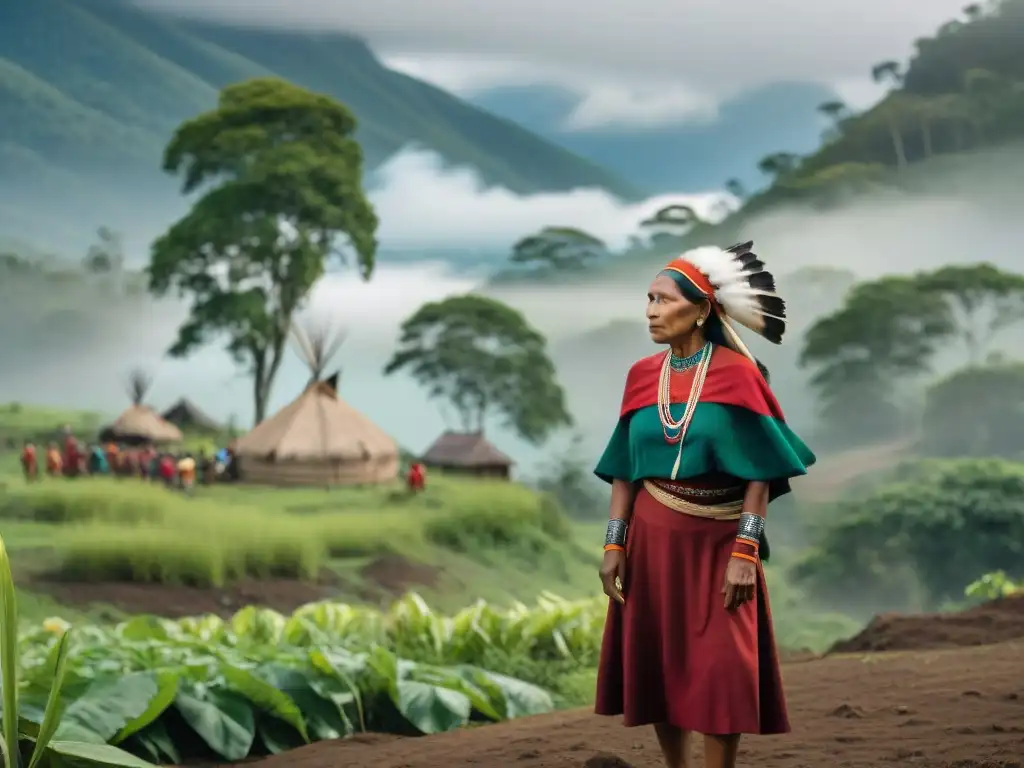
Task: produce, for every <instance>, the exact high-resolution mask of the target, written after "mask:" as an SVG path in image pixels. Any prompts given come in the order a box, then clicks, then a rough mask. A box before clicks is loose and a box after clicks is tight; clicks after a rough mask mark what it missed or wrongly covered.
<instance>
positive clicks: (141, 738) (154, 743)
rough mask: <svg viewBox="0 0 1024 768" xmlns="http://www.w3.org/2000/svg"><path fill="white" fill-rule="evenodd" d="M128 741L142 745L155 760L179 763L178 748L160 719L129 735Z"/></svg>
mask: <svg viewBox="0 0 1024 768" xmlns="http://www.w3.org/2000/svg"><path fill="white" fill-rule="evenodd" d="M129 741H131V742H137V743H138V744H140V745H142V747H143V748H144V749H145V750H146V751H147V752H149V754H151V755H152V756H153V759H154V761H156V762H159V763H166V762H170V763H172V764H174V765H178V764H180V763H181V755H180V754H179V753H178V748H177V747H175V746H174V740H173V739H172V738H171V735H170V734H169V733H168V732H167V726H165V725H164V724H163V721H161V720H157V721H156V722H155V723H152V724H151V725H149V726H148V727H146V728H145V729H143V730H142V731H139V732H138V733H136V734H133V735H132V736H130V737H129Z"/></svg>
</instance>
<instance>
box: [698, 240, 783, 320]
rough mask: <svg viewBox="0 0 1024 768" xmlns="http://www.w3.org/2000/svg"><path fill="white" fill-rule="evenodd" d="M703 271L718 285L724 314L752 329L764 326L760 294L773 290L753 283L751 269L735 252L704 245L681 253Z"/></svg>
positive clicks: (767, 293) (717, 291)
mask: <svg viewBox="0 0 1024 768" xmlns="http://www.w3.org/2000/svg"><path fill="white" fill-rule="evenodd" d="M681 258H683V259H685V260H686V261H689V262H690V263H691V264H693V265H694V266H695V267H697V269H699V270H700V271H701V272H703V273H704V274H705V275H706V276H707V278H708V280H709V281H710V282H711V285H712V286H713V287H714V289H715V300H716V301H717V302H718V303H719V304H721V305H722V309H723V310H725V314H727V315H728V316H729V317H731V318H732V319H734V320H735V321H736V322H737V323H740V324H742V325H745V326H746V327H747V328H750V329H751V330H753V331H761V330H762V329H763V328H764V322H763V321H762V320H761V318H762V317H764V312H762V311H761V305H760V304H759V302H758V301H757V297H758V296H772V295H774V294H773V293H772V292H770V291H763V290H758V289H755V288H751V287H750V282H749V280H750V274H751V273H750V272H745V271H744V270H743V262H741V261H740V260H739V259H738V258H736V255H735V254H732V253H729V252H728V251H723V250H722V249H721V248H715V247H714V246H703V247H701V248H694V249H693V250H692V251H687V252H686V253H684V254H683V255H682V257H681Z"/></svg>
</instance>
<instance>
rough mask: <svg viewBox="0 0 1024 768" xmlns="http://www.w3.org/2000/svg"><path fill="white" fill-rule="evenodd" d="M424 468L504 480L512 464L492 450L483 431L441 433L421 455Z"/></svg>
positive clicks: (508, 459)
mask: <svg viewBox="0 0 1024 768" xmlns="http://www.w3.org/2000/svg"><path fill="white" fill-rule="evenodd" d="M422 461H423V463H424V464H426V465H427V467H428V468H433V469H440V470H442V471H444V472H452V473H458V474H463V475H473V476H476V477H495V478H500V479H502V480H508V479H509V477H510V475H511V473H512V467H513V465H514V464H515V462H513V461H512V459H511V458H509V457H508V456H506V455H505V454H504V453H502V452H501V451H499V450H498V449H497V448H495V447H494V446H493V445H492V444H491V443H490V441H488V440H487V438H485V437H484V434H483V432H451V431H449V432H445V433H444V434H443V435H441V436H440V437H439V438H437V440H435V441H434V443H433V445H431V446H430V448H428V449H427V452H426V453H425V454H423V459H422Z"/></svg>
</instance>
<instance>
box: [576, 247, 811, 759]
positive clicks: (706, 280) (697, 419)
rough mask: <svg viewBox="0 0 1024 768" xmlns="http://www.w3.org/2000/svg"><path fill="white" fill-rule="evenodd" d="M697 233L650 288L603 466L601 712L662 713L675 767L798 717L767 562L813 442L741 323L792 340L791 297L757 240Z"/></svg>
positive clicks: (658, 717) (662, 733) (646, 721)
mask: <svg viewBox="0 0 1024 768" xmlns="http://www.w3.org/2000/svg"><path fill="white" fill-rule="evenodd" d="M752 247H753V243H744V244H742V245H737V246H734V247H733V248H730V249H729V250H727V251H722V250H720V249H718V248H698V249H696V250H694V251H690V252H689V253H686V254H684V255H683V256H681V257H680V258H678V259H675V260H674V261H672V262H671V263H669V264H668V266H667V267H666V268H665V269H664V270H662V271H661V272H660V273H658V275H657V276H656V277H655V279H654V281H653V282H652V283H651V285H650V288H649V289H648V297H647V298H648V304H647V321H648V326H649V331H650V335H651V338H652V339H653V340H654V341H655V342H656V343H658V344H663V345H665V346H667V347H669V349H667V350H665V351H664V352H657V353H656V354H654V355H651V356H650V357H646V358H644V359H642V360H640V361H639V362H637V363H635V364H634V365H633V367H632V368H631V369H630V371H629V374H628V376H627V377H626V386H625V392H624V394H623V398H622V405H621V409H620V412H619V418H618V422H617V424H616V426H615V429H614V431H613V433H612V437H611V440H610V441H609V443H608V447H607V449H606V450H605V452H604V455H603V456H602V457H601V459H600V461H599V462H598V465H597V468H596V470H595V473H596V474H597V475H598V477H600V478H602V479H603V480H605V481H607V482H609V483H611V486H612V500H611V511H610V516H609V517H610V519H609V522H608V529H607V534H606V537H605V554H604V561H603V564H602V566H601V580H602V584H603V586H604V591H605V594H607V595H608V596H609V597H610V598H611V600H610V601H609V609H608V616H607V619H606V622H605V632H604V639H603V643H602V647H601V660H600V667H599V674H598V685H597V697H596V711H597V713H598V714H599V715H623V720H624V723H625V725H627V726H640V725H653V726H654V728H655V731H656V734H657V737H658V742H659V744H660V745H661V749H662V753H663V755H664V758H665V764H666V765H667V766H668V768H686V766H689V765H690V762H689V750H690V742H691V739H692V736H691V734H694V733H699V734H703V735H704V755H705V765H706V766H707V768H733V766H735V765H736V755H737V750H738V748H739V742H740V734H745V733H749V734H776V733H786V732H788V731H789V720H788V715H787V711H786V702H785V697H784V695H783V690H782V680H781V676H780V672H779V662H778V656H777V654H776V650H775V641H774V636H773V631H772V620H771V611H770V609H769V605H768V593H767V590H766V588H765V581H764V573H763V571H762V568H761V561H762V560H763V559H765V558H766V557H767V555H768V552H767V540H766V539H765V537H764V528H765V518H766V515H767V511H768V502H769V501H771V500H773V499H775V498H778V497H779V496H781V495H782V494H784V493H787V492H788V491H789V480H790V479H791V478H793V477H796V476H799V475H803V474H805V473H806V471H807V468H808V467H809V466H810V465H811V464H813V463H814V460H815V457H814V454H813V453H812V452H811V451H810V450H809V449H808V448H807V446H806V445H804V443H803V442H802V441H801V440H800V438H798V437H797V436H796V435H795V434H794V433H793V432H792V430H791V429H790V428H789V426H787V424H786V422H785V419H784V417H783V414H782V410H781V409H780V407H779V404H778V402H777V401H776V399H775V396H774V395H773V394H772V392H771V389H770V388H769V386H768V382H767V377H766V375H765V372H764V369H763V368H762V367H761V366H760V364H759V363H758V362H757V361H756V360H755V359H754V357H753V355H751V354H750V351H749V350H748V349H747V347H746V345H745V344H744V343H743V341H742V340H741V339H740V337H739V335H738V334H737V333H736V330H735V328H734V327H733V325H732V323H731V321H735V322H737V323H740V324H742V325H744V326H746V327H748V328H749V329H751V330H753V331H755V332H756V333H758V334H760V335H761V336H763V337H765V338H766V339H768V340H769V341H771V342H774V343H781V341H782V335H783V332H784V330H785V304H784V303H783V301H782V299H781V298H779V297H778V296H777V295H776V293H775V281H774V278H773V277H772V275H771V274H770V273H768V272H767V271H765V269H764V264H763V263H762V262H761V260H760V259H759V258H758V257H757V256H756V255H755V254H754V253H753V252H752V251H751V248H752Z"/></svg>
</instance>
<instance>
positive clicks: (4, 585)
mask: <svg viewBox="0 0 1024 768" xmlns="http://www.w3.org/2000/svg"><path fill="white" fill-rule="evenodd" d="M0 622H2V626H0V681H2V690H3V717H2V723H3V739H2V740H0V746H2V747H3V758H4V768H22V766H24V765H26V760H25V752H26V751H27V749H26V745H27V744H28V743H31V745H32V748H31V751H30V752H29V756H28V760H27V768H36V766H40V768H63V767H64V766H68V767H70V766H72V765H74V766H76V768H83V766H112V767H113V768H122V767H124V768H135V767H139V768H146V766H149V765H150V763H147V762H145V761H143V760H140V759H138V758H137V757H134V756H133V755H130V754H128V753H127V752H124V751H123V750H120V749H118V748H117V747H114V746H110V745H108V744H105V743H102V742H101V743H90V742H88V741H86V742H81V741H76V740H65V739H59V738H55V737H59V736H61V735H62V734H61V716H62V712H61V703H62V702H61V688H62V686H63V683H64V678H65V673H66V670H67V661H68V648H69V644H68V642H69V632H70V630H68V629H63V630H62V631H61V633H60V635H59V637H57V639H56V642H54V643H53V645H52V646H51V648H50V649H49V651H48V653H47V654H46V657H45V660H44V662H43V670H44V671H45V677H48V678H49V680H48V683H49V686H48V691H47V693H46V696H45V704H44V706H43V708H42V709H41V710H40V716H39V717H38V719H36V720H33V719H32V718H31V717H30V716H29V714H28V713H27V712H25V711H24V710H23V709H20V708H19V701H18V699H19V695H18V694H19V690H18V663H19V661H20V659H19V653H18V650H19V649H18V603H17V598H16V597H15V594H14V578H13V576H12V575H11V562H10V560H9V559H8V557H7V548H6V547H5V546H4V542H3V538H2V537H0Z"/></svg>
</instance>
